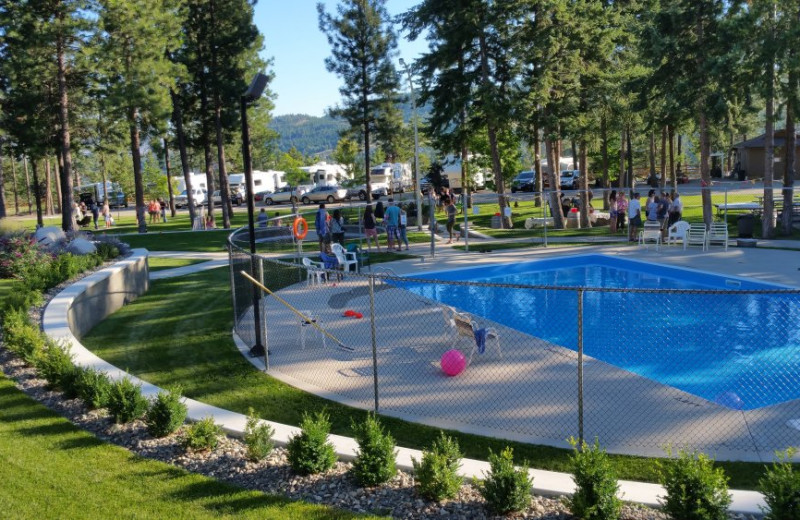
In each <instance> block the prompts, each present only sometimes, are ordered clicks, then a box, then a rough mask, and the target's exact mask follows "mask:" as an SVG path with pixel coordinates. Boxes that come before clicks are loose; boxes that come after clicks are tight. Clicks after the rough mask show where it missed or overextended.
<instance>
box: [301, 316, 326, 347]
mask: <svg viewBox="0 0 800 520" xmlns="http://www.w3.org/2000/svg"><path fill="white" fill-rule="evenodd" d="M300 314H302V315H303V318H300V320H299V324H300V334H299V335H298V336H299V337H300V349H301V350H305V349H306V329H309V332H319V335H320V337H321V338H322V347H323V348H326V349H327V348H328V343H327V341H325V334H323V333H322V332H320V331H319V330H318V329H317V328H316V327H314V325H313V324H315V323H317V315H316V314H315V313H313V312H312V311H300Z"/></svg>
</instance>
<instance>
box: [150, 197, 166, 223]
mask: <svg viewBox="0 0 800 520" xmlns="http://www.w3.org/2000/svg"><path fill="white" fill-rule="evenodd" d="M168 207H169V203H168V202H167V201H165V200H164V199H162V198H161V197H159V198H158V199H151V200H150V203H149V204H148V205H147V213H148V214H149V215H150V223H151V224H157V223H158V222H159V219H161V221H163V222H166V221H167V208H168Z"/></svg>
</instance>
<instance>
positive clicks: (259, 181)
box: [228, 170, 286, 196]
mask: <svg viewBox="0 0 800 520" xmlns="http://www.w3.org/2000/svg"><path fill="white" fill-rule="evenodd" d="M285 176H286V172H282V171H278V170H268V171H265V172H262V171H258V170H254V171H253V193H258V192H259V191H272V192H274V191H275V190H277V189H279V188H282V187H284V186H285V185H286V181H285V180H284V178H285ZM228 184H230V187H231V192H234V191H238V192H239V193H241V194H242V195H243V196H244V195H245V194H246V193H247V186H245V182H244V174H243V173H232V174H230V175H228Z"/></svg>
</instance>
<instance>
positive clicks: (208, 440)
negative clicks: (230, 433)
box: [181, 417, 222, 451]
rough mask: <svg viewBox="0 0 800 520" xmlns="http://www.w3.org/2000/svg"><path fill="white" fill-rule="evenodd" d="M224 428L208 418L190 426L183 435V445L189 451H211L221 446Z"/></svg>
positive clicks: (211, 418)
mask: <svg viewBox="0 0 800 520" xmlns="http://www.w3.org/2000/svg"><path fill="white" fill-rule="evenodd" d="M220 435H222V426H220V425H219V424H217V423H215V422H214V418H213V417H206V418H205V419H202V420H200V421H197V422H196V423H194V424H192V425H191V426H189V427H188V428H187V429H186V431H185V432H184V434H183V439H182V440H181V444H182V445H183V447H184V449H186V450H187V451H211V450H213V449H214V448H216V447H217V444H219V437H220Z"/></svg>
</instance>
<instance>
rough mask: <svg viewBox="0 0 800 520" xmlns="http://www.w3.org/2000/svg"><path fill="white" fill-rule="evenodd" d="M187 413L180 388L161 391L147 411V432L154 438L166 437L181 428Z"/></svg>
mask: <svg viewBox="0 0 800 520" xmlns="http://www.w3.org/2000/svg"><path fill="white" fill-rule="evenodd" d="M186 413H187V409H186V405H185V404H183V398H182V397H181V390H180V388H179V387H178V388H172V389H169V390H167V391H161V392H159V393H158V395H157V396H156V397H155V399H153V400H152V402H151V403H150V407H149V408H148V409H147V415H146V417H145V424H147V432H148V433H149V434H150V435H152V436H153V437H166V436H167V435H169V434H171V433H173V432H174V431H176V430H177V429H178V428H180V427H181V425H182V424H183V422H184V421H185V420H186Z"/></svg>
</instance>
